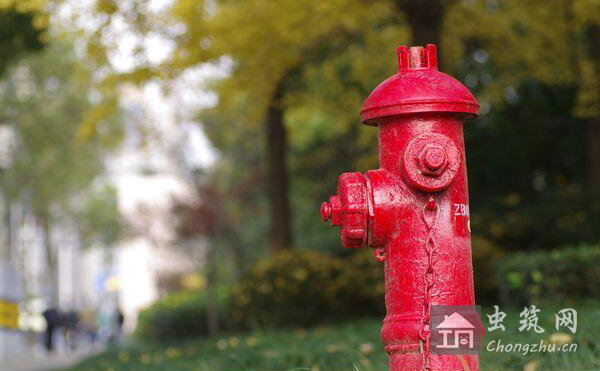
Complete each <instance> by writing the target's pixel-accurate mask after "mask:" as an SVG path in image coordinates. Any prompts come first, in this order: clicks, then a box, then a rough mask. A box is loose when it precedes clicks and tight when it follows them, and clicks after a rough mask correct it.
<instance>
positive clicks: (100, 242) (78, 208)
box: [71, 184, 124, 247]
mask: <svg viewBox="0 0 600 371" xmlns="http://www.w3.org/2000/svg"><path fill="white" fill-rule="evenodd" d="M84 192H85V195H84V196H83V198H84V199H85V200H84V201H83V202H81V203H79V202H78V203H77V204H76V205H74V206H71V209H74V210H73V211H72V214H73V215H74V216H75V218H76V219H77V223H76V225H77V227H78V229H79V234H80V237H81V242H82V244H83V246H84V247H89V246H102V247H111V246H113V245H114V244H115V243H116V242H118V241H119V240H120V238H121V237H122V235H123V233H124V230H123V226H124V221H123V220H122V218H121V215H120V213H119V205H118V203H117V202H118V200H117V191H116V189H115V188H114V187H112V186H109V185H106V186H95V185H94V184H92V185H91V186H90V187H88V189H87V190H85V191H84ZM78 201H79V200H78ZM72 204H73V203H72ZM78 204H81V205H78Z"/></svg>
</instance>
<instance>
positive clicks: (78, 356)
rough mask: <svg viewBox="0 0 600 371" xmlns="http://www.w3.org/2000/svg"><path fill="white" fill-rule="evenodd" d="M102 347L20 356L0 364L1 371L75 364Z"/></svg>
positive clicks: (44, 370)
mask: <svg viewBox="0 0 600 371" xmlns="http://www.w3.org/2000/svg"><path fill="white" fill-rule="evenodd" d="M100 351H101V349H86V350H82V351H76V352H73V353H67V354H60V353H59V354H50V355H31V356H28V357H19V358H17V359H15V360H12V361H9V362H8V363H2V364H1V365H0V371H49V370H56V369H63V368H66V367H70V366H73V365H75V364H76V363H77V362H79V361H81V360H82V359H84V358H87V357H90V356H92V355H94V354H97V353H99V352H100Z"/></svg>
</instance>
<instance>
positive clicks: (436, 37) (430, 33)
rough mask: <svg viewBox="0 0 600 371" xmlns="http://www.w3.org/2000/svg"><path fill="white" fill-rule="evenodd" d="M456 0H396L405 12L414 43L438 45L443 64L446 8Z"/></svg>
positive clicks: (417, 44)
mask: <svg viewBox="0 0 600 371" xmlns="http://www.w3.org/2000/svg"><path fill="white" fill-rule="evenodd" d="M454 1H455V0H395V2H394V4H395V6H396V8H397V9H398V10H399V11H401V12H403V13H405V15H406V20H407V22H408V26H409V27H410V31H411V36H412V45H414V46H426V45H427V44H435V45H437V46H438V65H440V66H441V65H442V54H441V45H440V42H441V38H442V37H441V35H442V27H443V25H444V17H445V16H446V10H447V9H448V6H450V5H451V4H452V3H453V2H454Z"/></svg>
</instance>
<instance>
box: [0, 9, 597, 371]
mask: <svg viewBox="0 0 600 371" xmlns="http://www.w3.org/2000/svg"><path fill="white" fill-rule="evenodd" d="M0 29H1V32H0V56H1V58H0V184H1V192H0V277H1V279H0V368H1V369H15V370H33V369H45V368H50V367H71V366H72V365H73V364H75V362H78V361H80V360H82V359H83V358H86V357H88V356H93V357H92V358H88V359H87V360H85V361H84V363H82V364H80V365H79V366H74V367H80V368H81V369H88V370H89V369H140V368H148V367H150V368H152V369H174V368H177V369H241V368H243V369H291V368H294V367H304V368H306V369H363V370H364V369H382V368H384V367H385V358H384V354H383V353H384V352H383V349H382V347H381V345H380V342H379V340H378V331H379V326H380V320H381V318H382V316H383V314H384V310H383V286H382V282H383V281H382V279H383V272H382V268H381V265H380V264H379V263H377V262H376V261H375V260H374V259H373V258H372V256H371V252H370V251H344V250H343V249H342V247H341V246H340V244H339V240H338V234H337V231H335V230H332V229H331V228H330V227H329V226H328V225H326V224H325V223H322V222H321V220H320V217H319V213H318V210H319V206H320V203H321V202H322V201H324V200H326V198H327V197H328V196H329V195H330V194H332V193H333V192H334V191H335V187H336V184H337V181H336V180H337V177H338V175H339V174H340V173H341V172H344V171H366V170H368V169H374V168H377V166H378V163H377V130H376V129H374V128H371V127H367V126H364V125H361V124H360V122H359V117H358V111H359V109H360V107H361V105H362V102H363V101H364V99H365V98H366V97H367V95H368V94H369V92H370V91H371V90H372V89H373V88H374V87H375V86H377V84H379V82H381V81H382V80H384V79H385V78H387V77H388V76H390V75H392V74H394V73H395V72H396V71H397V66H396V57H395V48H396V47H398V46H400V45H423V46H424V45H426V44H427V43H435V44H437V45H438V46H439V59H440V69H441V70H442V71H444V72H447V73H449V74H451V75H453V76H455V77H456V78H457V79H459V80H460V81H461V82H463V83H464V84H465V85H466V86H467V87H469V88H470V89H471V91H472V92H473V93H474V94H475V95H476V96H477V99H478V100H479V102H480V105H481V117H480V118H478V119H476V120H472V121H470V122H467V123H466V124H465V127H464V129H465V137H466V147H467V161H468V165H467V166H468V174H469V187H470V211H471V218H472V219H471V230H472V239H473V256H474V262H475V278H476V280H475V284H476V295H477V298H478V302H479V303H481V304H483V305H484V313H486V308H489V307H490V306H492V305H500V306H501V307H502V309H506V310H505V311H506V312H508V313H511V311H514V314H513V315H514V321H515V323H516V320H517V319H518V312H519V311H520V310H522V307H523V306H525V305H531V304H535V305H537V306H538V307H540V308H542V309H543V308H544V305H547V306H548V308H550V309H553V308H557V309H561V308H564V307H568V306H571V307H573V308H576V309H579V308H581V309H580V316H583V317H580V327H581V330H580V331H579V332H578V333H577V334H576V335H575V338H573V336H572V335H569V336H570V338H567V340H565V341H568V342H576V343H578V344H579V349H578V353H577V354H575V355H566V356H565V355H560V356H557V355H548V354H545V355H544V354H543V355H533V356H532V355H531V354H530V355H521V354H516V355H510V354H509V355H506V354H505V355H498V354H484V355H483V356H482V362H483V363H482V364H483V365H484V366H487V369H507V370H508V369H519V370H521V369H527V370H530V371H531V370H537V369H598V368H600V364H599V361H598V359H599V358H600V351H599V349H600V343H599V342H598V339H596V338H594V336H595V334H597V332H598V331H599V330H600V329H599V328H598V326H599V325H600V311H599V309H598V308H599V304H600V299H599V293H600V291H599V289H598V285H597V283H598V282H599V281H600V269H599V268H598V266H597V261H598V259H599V258H600V191H599V190H600V2H599V1H598V0H553V1H545V2H542V1H535V0H372V1H365V0H329V1H321V0H304V1H294V0H277V1H275V0H150V1H148V0H1V1H0ZM486 306H487V307H486ZM552 314H553V313H552V312H551V311H550V310H548V311H547V312H546V313H545V315H546V317H547V318H548V321H550V320H553V318H554V317H553V316H552ZM484 317H485V316H484ZM548 323H550V322H548ZM552 323H553V322H552ZM515 327H518V326H515ZM548 327H549V330H548V331H547V334H546V335H550V333H551V332H552V331H553V330H552V329H551V327H553V326H551V325H548ZM519 334H520V333H516V335H514V336H517V335H519ZM546 335H544V336H546ZM505 336H507V337H510V336H509V333H508V332H507V334H506V335H505ZM544 336H541V337H540V338H539V339H538V338H535V337H532V338H531V339H532V340H531V342H538V341H539V340H542V339H545V340H544V341H550V342H552V341H553V340H552V339H551V338H548V339H546V338H544ZM546 337H547V336H546ZM562 339H563V340H564V339H565V338H564V337H563V338H562ZM281 344H286V346H282V345H281ZM98 353H99V354H98ZM2 365H4V367H1V366H2Z"/></svg>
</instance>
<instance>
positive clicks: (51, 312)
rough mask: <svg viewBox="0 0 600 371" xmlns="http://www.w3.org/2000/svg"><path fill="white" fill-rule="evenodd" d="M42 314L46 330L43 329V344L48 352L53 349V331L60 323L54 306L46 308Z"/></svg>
mask: <svg viewBox="0 0 600 371" xmlns="http://www.w3.org/2000/svg"><path fill="white" fill-rule="evenodd" d="M42 315H43V316H44V319H45V320H46V331H44V346H45V347H46V350H47V351H48V352H52V351H53V350H54V333H55V330H56V329H57V327H58V326H59V324H60V314H59V313H58V310H56V309H54V308H48V309H46V310H45V311H44V312H43V313H42Z"/></svg>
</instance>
